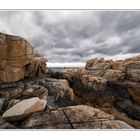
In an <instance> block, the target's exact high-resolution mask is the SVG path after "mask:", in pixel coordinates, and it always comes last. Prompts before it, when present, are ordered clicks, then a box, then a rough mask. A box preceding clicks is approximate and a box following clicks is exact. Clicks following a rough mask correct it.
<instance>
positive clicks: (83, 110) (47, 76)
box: [0, 33, 140, 129]
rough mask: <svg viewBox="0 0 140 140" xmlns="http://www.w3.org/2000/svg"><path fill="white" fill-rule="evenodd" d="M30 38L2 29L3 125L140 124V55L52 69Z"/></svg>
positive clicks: (119, 126) (83, 126) (111, 126)
mask: <svg viewBox="0 0 140 140" xmlns="http://www.w3.org/2000/svg"><path fill="white" fill-rule="evenodd" d="M46 62H47V60H46V59H45V58H43V57H42V56H41V55H40V54H39V53H38V52H37V51H35V50H34V49H33V47H32V46H31V44H30V43H29V42H28V41H27V40H25V39H23V38H21V37H17V36H12V35H7V34H3V33H0V129H136V128H140V77H139V74H140V56H137V57H133V58H129V59H126V60H120V61H113V60H104V59H97V58H96V59H91V60H88V61H87V63H86V66H85V68H79V69H64V70H62V71H61V72H54V71H49V72H48V69H47V65H46Z"/></svg>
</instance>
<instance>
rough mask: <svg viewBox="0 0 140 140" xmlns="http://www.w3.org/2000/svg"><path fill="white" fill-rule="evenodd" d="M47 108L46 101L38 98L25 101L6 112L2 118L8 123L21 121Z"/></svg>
mask: <svg viewBox="0 0 140 140" xmlns="http://www.w3.org/2000/svg"><path fill="white" fill-rule="evenodd" d="M45 106H46V100H40V99H39V98H38V97H34V98H31V99H25V100H23V101H21V102H19V103H17V104H16V105H14V106H13V107H11V108H10V109H8V110H7V111H5V112H4V113H3V115H2V117H3V118H4V119H5V120H7V121H17V120H21V119H24V118H25V117H27V116H28V115H30V114H32V113H34V112H38V111H42V110H43V109H44V108H45Z"/></svg>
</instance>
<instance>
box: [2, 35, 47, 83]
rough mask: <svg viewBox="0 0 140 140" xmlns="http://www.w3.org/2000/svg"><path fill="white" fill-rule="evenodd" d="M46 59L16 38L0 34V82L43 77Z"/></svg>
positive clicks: (27, 43) (22, 40)
mask: <svg viewBox="0 0 140 140" xmlns="http://www.w3.org/2000/svg"><path fill="white" fill-rule="evenodd" d="M45 70H46V59H44V58H42V57H41V56H40V55H39V54H38V53H37V52H36V51H34V49H33V48H32V47H31V45H30V44H29V42H27V41H26V40H25V39H23V38H21V37H17V36H11V35H7V34H2V33H0V81H2V82H13V81H18V80H21V79H24V78H25V77H35V76H41V77H42V76H45Z"/></svg>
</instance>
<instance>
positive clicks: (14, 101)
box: [6, 99, 20, 110]
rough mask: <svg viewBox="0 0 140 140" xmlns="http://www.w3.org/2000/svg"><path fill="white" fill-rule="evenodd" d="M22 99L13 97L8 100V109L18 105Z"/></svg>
mask: <svg viewBox="0 0 140 140" xmlns="http://www.w3.org/2000/svg"><path fill="white" fill-rule="evenodd" d="M19 102H20V100H19V99H11V100H10V101H9V102H8V106H7V107H6V110H8V109H10V108H11V107H12V106H14V105H16V104H17V103H19Z"/></svg>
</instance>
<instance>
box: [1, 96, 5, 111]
mask: <svg viewBox="0 0 140 140" xmlns="http://www.w3.org/2000/svg"><path fill="white" fill-rule="evenodd" d="M4 101H5V100H4V99H3V98H0V112H1V110H2V108H3V104H4Z"/></svg>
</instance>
